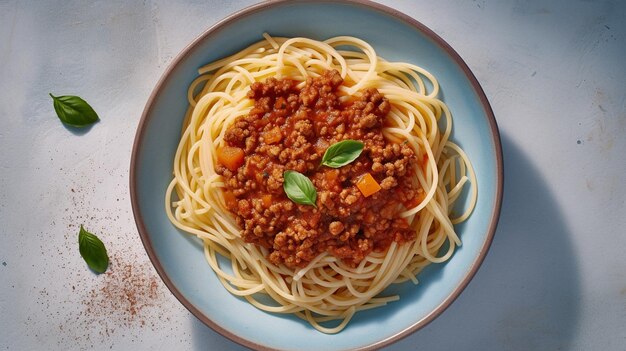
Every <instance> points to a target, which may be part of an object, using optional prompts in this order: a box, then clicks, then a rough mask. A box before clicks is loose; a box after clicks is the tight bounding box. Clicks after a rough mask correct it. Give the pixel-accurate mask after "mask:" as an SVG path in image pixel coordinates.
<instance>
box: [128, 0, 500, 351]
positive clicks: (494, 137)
mask: <svg viewBox="0 0 626 351" xmlns="http://www.w3.org/2000/svg"><path fill="white" fill-rule="evenodd" d="M294 2H298V3H348V4H352V5H356V6H363V7H366V8H370V9H373V10H375V11H377V12H380V13H383V14H385V15H390V16H392V17H394V18H396V19H398V20H400V21H402V22H404V23H405V24H408V25H410V26H412V27H414V28H415V29H417V30H418V31H420V32H422V33H424V34H425V35H426V36H427V37H428V38H430V39H431V40H433V41H434V42H435V43H436V44H437V45H438V46H439V47H441V48H442V49H443V50H444V51H445V52H446V53H448V55H450V57H452V59H453V60H454V61H455V62H456V63H457V64H458V65H459V67H461V69H462V70H463V72H464V73H465V76H466V77H467V79H468V80H469V81H470V83H471V84H472V87H473V88H474V91H475V92H476V94H477V95H478V98H479V99H480V103H481V104H482V107H483V110H484V112H485V114H486V116H487V119H488V122H489V127H490V128H491V142H492V147H493V149H494V152H495V155H496V160H495V161H496V193H495V199H494V204H495V206H494V207H493V210H492V213H491V220H490V223H489V228H488V233H487V237H486V238H485V241H484V242H483V244H482V247H481V249H480V252H479V253H478V256H477V257H476V259H475V260H474V261H473V262H472V264H471V266H470V267H469V271H468V272H467V273H466V275H465V278H463V280H462V281H461V282H460V283H459V285H458V286H457V287H456V288H455V289H454V290H453V291H452V292H451V293H450V295H448V296H447V297H446V298H445V299H444V300H443V302H442V303H441V304H440V305H439V306H437V307H436V308H435V309H434V310H433V311H431V312H430V313H429V314H428V315H427V316H425V317H424V318H422V319H420V320H419V321H417V322H416V323H415V324H413V325H412V326H410V327H408V328H406V329H404V330H402V331H400V332H398V333H397V334H395V335H393V336H391V337H389V338H386V339H383V340H380V341H378V342H376V343H373V344H370V345H368V346H364V347H360V348H356V349H351V350H352V351H357V350H358V351H365V350H376V349H379V348H382V347H384V346H388V345H390V344H392V343H394V342H397V341H399V340H400V339H403V338H405V337H406V336H408V335H410V334H411V333H413V332H415V331H416V330H419V329H421V328H422V327H424V326H426V325H427V324H428V323H430V322H431V321H433V320H434V319H435V318H436V317H438V316H439V315H440V314H441V313H442V312H443V311H444V310H446V308H448V306H450V304H451V303H452V302H454V300H456V299H457V297H458V296H459V295H460V294H461V292H462V291H463V290H464V289H465V287H467V285H468V284H469V282H470V280H472V278H473V277H474V275H475V274H476V272H477V271H478V268H479V267H480V265H481V264H482V262H483V260H484V259H485V256H486V255H487V252H488V251H489V247H490V246H491V243H492V241H493V236H494V234H495V231H496V227H497V225H498V219H499V217H500V207H501V205H502V193H503V182H504V167H503V160H502V145H501V142H500V132H499V131H498V125H497V123H496V119H495V116H494V114H493V111H492V109H491V106H490V105H489V101H488V100H487V97H486V96H485V92H484V91H483V89H482V87H481V86H480V84H479V83H478V80H477V79H476V77H475V76H474V74H473V73H472V71H471V70H470V69H469V67H468V66H467V64H466V63H465V61H463V59H462V58H461V56H459V54H458V53H457V52H456V51H455V50H454V49H453V48H452V47H451V46H450V45H449V44H448V43H446V42H445V41H444V40H443V39H442V38H441V37H439V36H438V35H437V34H435V32H433V31H432V30H431V29H429V28H428V27H426V26H425V25H423V24H422V23H420V22H418V21H417V20H415V19H414V18H412V17H410V16H408V15H405V14H404V13H402V12H400V11H398V10H395V9H392V8H390V7H387V6H385V5H381V4H378V3H375V2H372V1H369V0H347V1H346V0H295V1H294V0H291V1H290V0H274V1H267V2H262V3H259V4H256V5H252V6H249V7H246V8H244V9H242V10H239V11H237V12H235V13H233V14H232V15H230V16H228V17H226V18H224V19H222V20H221V21H219V22H217V23H216V24H214V25H213V26H211V27H210V28H209V29H207V30H206V31H205V32H204V33H202V34H201V35H200V36H198V37H197V38H196V39H195V40H194V41H193V42H191V44H189V45H187V47H185V48H184V49H183V50H182V51H181V52H180V53H179V54H178V56H176V58H174V60H173V61H172V62H171V63H170V64H169V66H168V67H167V69H166V70H165V72H164V73H163V75H162V76H161V78H160V79H159V81H158V83H157V85H156V87H155V88H154V90H153V91H152V93H151V94H150V98H149V99H148V102H147V103H146V107H145V108H144V111H143V113H142V115H141V119H140V121H139V125H138V127H137V133H136V135H135V141H134V144H133V150H132V156H131V161H130V196H131V203H132V208H133V215H134V217H135V222H136V224H137V229H138V231H139V235H140V236H141V241H142V242H143V245H144V247H145V249H146V252H147V253H148V257H150V261H152V264H153V265H154V267H155V269H156V270H157V272H158V274H159V276H161V279H162V280H163V282H164V283H165V285H166V286H167V287H168V288H169V290H170V291H171V292H172V294H174V296H175V297H176V298H177V299H178V301H180V302H181V303H182V304H183V306H185V307H186V308H187V309H188V310H189V311H190V312H191V313H192V314H193V315H194V316H196V317H197V318H198V319H199V320H200V321H202V322H203V323H204V324H206V325H207V326H209V327H210V328H212V329H213V330H215V331H217V332H218V333H220V334H221V335H223V336H225V337H227V338H228V339H230V340H232V341H234V342H236V343H239V344H241V345H243V346H246V347H249V348H252V349H255V350H263V351H265V350H275V349H273V348H269V347H266V346H263V345H259V344H257V343H254V342H252V341H250V340H247V339H244V338H242V337H240V336H239V335H236V334H234V333H231V332H230V331H228V330H226V329H224V328H222V327H221V326H220V325H219V324H217V323H215V322H214V321H212V320H211V319H210V318H209V317H207V316H206V315H204V314H203V313H202V311H200V310H199V309H198V308H196V306H194V305H193V304H192V303H191V302H189V300H187V299H186V298H185V296H184V295H183V294H182V293H181V292H180V291H179V290H178V288H177V287H176V286H175V285H174V284H173V283H172V281H171V280H170V279H169V277H168V276H167V274H166V273H165V270H164V269H163V266H161V263H160V262H159V260H158V259H157V257H156V254H155V252H154V249H153V247H152V242H151V240H150V237H149V236H148V234H147V230H146V226H145V224H144V222H143V217H142V214H141V210H140V208H139V203H138V200H137V186H136V181H137V179H136V172H135V164H136V163H137V157H138V156H137V155H138V154H139V150H140V149H141V145H142V141H143V137H144V130H145V125H146V123H148V119H149V117H148V116H149V115H150V114H151V111H152V105H153V103H154V99H155V98H156V95H157V94H158V92H159V91H160V90H161V87H162V86H163V85H164V84H165V83H166V82H167V81H168V80H169V79H170V73H171V72H172V70H173V68H174V67H176V66H177V65H178V63H179V62H180V61H181V60H182V59H183V58H184V57H185V56H187V55H188V54H189V52H190V51H192V50H193V49H194V48H195V47H196V46H198V45H199V43H201V42H202V41H203V40H204V39H205V38H206V37H208V36H209V35H211V34H212V33H213V32H215V31H217V30H220V29H222V28H223V27H225V26H226V25H229V24H231V23H232V22H234V21H236V20H238V19H240V18H242V17H245V16H248V15H251V14H253V13H256V12H258V11H262V10H266V9H268V8H271V7H275V6H279V5H282V4H284V3H294Z"/></svg>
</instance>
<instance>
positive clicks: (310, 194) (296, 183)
mask: <svg viewBox="0 0 626 351" xmlns="http://www.w3.org/2000/svg"><path fill="white" fill-rule="evenodd" d="M283 177H284V178H285V181H284V183H283V189H284V190H285V194H287V197H288V198H289V199H290V200H291V201H293V202H295V203H297V204H301V205H311V206H313V207H317V206H316V205H315V201H316V200H317V190H315V186H313V183H311V180H310V179H309V178H307V177H306V176H305V175H304V174H302V173H299V172H296V171H285V173H283Z"/></svg>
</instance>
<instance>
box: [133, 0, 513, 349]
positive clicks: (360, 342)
mask: <svg viewBox="0 0 626 351" xmlns="http://www.w3.org/2000/svg"><path fill="white" fill-rule="evenodd" d="M263 32H268V33H269V34H271V35H275V36H288V37H294V36H304V37H309V38H313V39H318V40H323V39H326V38H329V37H333V36H338V35H351V36H356V37H358V38H361V39H364V40H366V41H367V42H369V43H370V44H371V45H372V46H373V47H374V49H375V50H376V51H377V53H378V54H379V55H380V56H382V57H384V58H385V59H387V60H390V61H391V60H394V61H405V62H410V63H414V64H417V65H419V66H422V67H424V68H425V69H426V70H428V71H430V72H431V73H432V74H434V75H435V77H437V78H438V80H439V82H440V84H441V89H442V96H440V97H441V98H442V99H443V100H444V102H446V103H447V104H448V106H449V107H450V109H451V111H452V115H453V119H454V130H453V135H452V139H453V140H454V141H455V142H457V143H458V144H460V146H461V147H462V148H464V150H465V151H466V153H467V154H468V156H469V158H470V160H471V161H472V163H473V165H474V167H475V171H476V175H477V180H478V203H477V205H476V208H475V210H474V212H473V214H472V216H471V217H470V219H469V220H468V221H466V222H464V223H463V224H462V225H459V226H457V227H456V229H457V232H458V233H459V235H460V237H461V240H462V241H463V245H462V246H461V247H460V248H459V249H458V250H457V251H456V252H455V254H454V256H453V257H452V258H451V259H450V260H449V261H448V262H446V263H444V264H438V265H431V266H429V267H428V268H427V269H426V270H424V271H423V272H422V273H421V274H420V275H419V276H418V279H419V280H420V284H419V285H417V286H415V285H413V284H412V283H407V284H402V285H397V286H392V287H390V288H389V291H391V292H397V293H399V294H400V300H399V301H397V302H392V303H390V304H389V305H387V306H385V307H382V308H377V309H373V310H369V311H363V312H359V313H357V314H356V315H355V317H354V318H353V319H352V321H351V322H350V323H349V324H348V327H347V328H346V329H344V330H343V331H342V332H340V333H339V334H336V335H326V334H323V333H320V332H318V331H316V330H315V329H313V328H312V327H311V326H309V325H308V323H307V322H305V321H302V320H300V319H299V318H297V317H295V316H291V315H277V314H270V313H266V312H263V311H260V310H258V309H256V308H254V307H253V306H252V305H250V304H248V303H247V302H246V301H245V300H242V299H239V298H237V297H235V296H233V295H231V294H230V293H228V292H227V291H226V289H224V287H223V286H222V285H221V283H220V282H219V281H218V279H217V278H216V276H215V274H214V273H213V271H212V270H211V269H210V267H209V265H208V264H207V263H206V262H205V259H204V256H203V252H202V245H201V244H200V243H199V241H197V240H196V239H195V238H194V237H192V236H190V235H188V234H186V233H183V232H181V231H179V230H177V229H176V228H175V227H174V226H173V225H172V224H171V223H170V222H169V220H168V218H167V216H166V214H165V210H164V196H165V190H166V187H167V185H168V183H169V182H170V180H171V177H172V162H173V157H174V153H175V150H176V147H177V145H178V142H179V137H180V131H181V127H182V121H183V117H184V114H185V110H186V108H187V99H186V94H187V88H188V86H189V84H190V83H191V82H192V80H193V79H194V78H195V77H196V76H197V69H198V68H199V67H201V66H202V65H204V64H206V63H208V62H212V61H214V60H216V59H219V58H222V57H225V56H227V55H230V54H232V53H235V52H237V51H239V50H241V49H243V48H245V47H246V46H248V45H249V44H251V43H254V42H257V41H259V40H261V39H262V33H263ZM502 182H503V168H502V151H501V146H500V137H499V134H498V128H497V125H496V121H495V118H494V116H493V112H492V110H491V107H490V106H489V103H488V101H487V98H486V97H485V94H484V92H483V90H482V89H481V87H480V85H479V84H478V81H477V80H476V78H475V77H474V75H473V74H472V72H471V71H470V69H469V68H468V67H467V65H466V64H465V63H464V62H463V60H462V59H461V57H460V56H459V55H458V54H457V53H456V52H455V51H454V50H453V49H452V48H451V47H450V46H449V45H448V44H447V43H446V42H445V41H443V39H441V38H440V37H439V36H438V35H436V34H435V33H434V32H433V31H431V30H430V29H428V28H427V27H426V26H424V25H423V24H421V23H419V22H417V21H416V20H414V19H412V18H410V17H408V16H406V15H404V14H402V13H399V12H398V11H396V10H393V9H390V8H388V7H385V6H382V5H379V4H375V3H371V2H363V1H362V2H345V1H297V2H291V1H278V2H269V3H268V2H266V3H261V4H258V5H255V6H252V7H249V8H247V9H244V10H242V11H240V12H238V13H235V14H233V15H231V16H230V17H228V18H226V19H224V20H223V21H221V22H219V23H218V24H216V25H214V26H213V27H211V28H210V29H208V30H207V31H206V32H205V33H203V34H202V35H201V36H200V37H198V38H197V39H196V40H195V41H193V42H192V43H191V44H190V45H189V46H187V47H186V48H185V49H184V50H183V51H182V52H181V53H180V54H179V55H178V57H177V58H176V59H174V61H173V62H172V63H171V65H170V66H169V68H168V69H167V70H166V71H165V73H164V74H163V76H162V77H161V79H160V81H159V82H158V84H157V85H156V87H155V89H154V91H153V93H152V95H151V96H150V99H149V100H148V102H147V104H146V107H145V110H144V112H143V116H142V117H141V121H140V123H139V127H138V129H137V134H136V138H135V144H134V147H133V154H132V160H131V168H130V189H131V199H132V207H133V212H134V216H135V220H136V222H137V228H138V230H139V234H140V236H141V239H142V241H143V243H144V246H145V248H146V251H147V253H148V256H149V257H150V259H151V261H152V263H153V264H154V266H155V268H156V270H157V271H158V273H159V275H160V276H161V278H162V279H163V281H164V282H165V284H166V285H167V287H168V288H169V289H170V290H171V292H172V293H173V294H174V295H175V296H176V297H177V298H178V300H180V302H181V303H182V304H183V305H184V306H185V307H187V308H188V309H189V310H190V311H191V312H192V313H193V314H194V315H195V316H196V317H198V318H199V319H200V320H201V321H202V322H204V323H205V324H206V325H208V326H209V327H211V328H213V329H215V330H216V331H217V332H219V333H221V334H222V335H224V336H225V337H227V338H230V339H232V340H234V341H235V342H238V343H240V344H242V345H245V346H248V347H250V348H254V349H261V350H267V349H280V350H283V349H299V350H321V349H324V350H366V349H375V348H379V347H382V346H385V345H388V344H390V343H392V342H394V341H397V340H399V339H400V338H402V337H404V336H407V335H409V334H410V333H412V332H414V331H415V330H418V329H419V328H421V327H423V326H424V325H426V324H427V323H428V322H430V321H432V320H433V319H434V318H435V317H437V316H438V315H439V314H441V313H442V312H443V311H444V310H445V309H446V308H447V307H448V306H449V305H450V304H451V303H452V302H453V301H454V300H455V299H456V298H457V297H458V295H459V294H460V293H461V292H462V290H463V289H464V288H465V286H466V285H467V284H468V283H469V281H470V280H471V278H472V277H473V276H474V274H475V273H476V271H477V269H478V267H479V266H480V264H481V262H482V261H483V259H484V257H485V255H486V253H487V251H488V249H489V246H490V244H491V241H492V239H493V235H494V232H495V228H496V224H497V220H498V216H499V212H500V203H501V199H502Z"/></svg>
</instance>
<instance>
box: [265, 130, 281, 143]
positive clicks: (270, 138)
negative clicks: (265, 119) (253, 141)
mask: <svg viewBox="0 0 626 351" xmlns="http://www.w3.org/2000/svg"><path fill="white" fill-rule="evenodd" d="M282 138H283V134H282V133H281V132H280V128H279V127H274V128H272V129H270V130H268V131H266V132H263V141H265V143H266V144H276V143H277V142H279V141H280V140H281V139H282Z"/></svg>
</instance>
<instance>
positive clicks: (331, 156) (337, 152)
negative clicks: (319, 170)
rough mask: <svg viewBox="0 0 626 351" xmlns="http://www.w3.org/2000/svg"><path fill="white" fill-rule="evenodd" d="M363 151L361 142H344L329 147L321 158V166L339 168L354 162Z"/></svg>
mask: <svg viewBox="0 0 626 351" xmlns="http://www.w3.org/2000/svg"><path fill="white" fill-rule="evenodd" d="M362 151H363V142H361V141H357V140H344V141H340V142H338V143H335V144H333V145H331V146H330V147H329V148H328V149H326V152H325V153H324V157H322V165H324V166H328V167H331V168H339V167H341V166H345V165H347V164H348V163H350V162H352V161H354V160H356V159H357V157H359V155H360V154H361V152H362Z"/></svg>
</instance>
